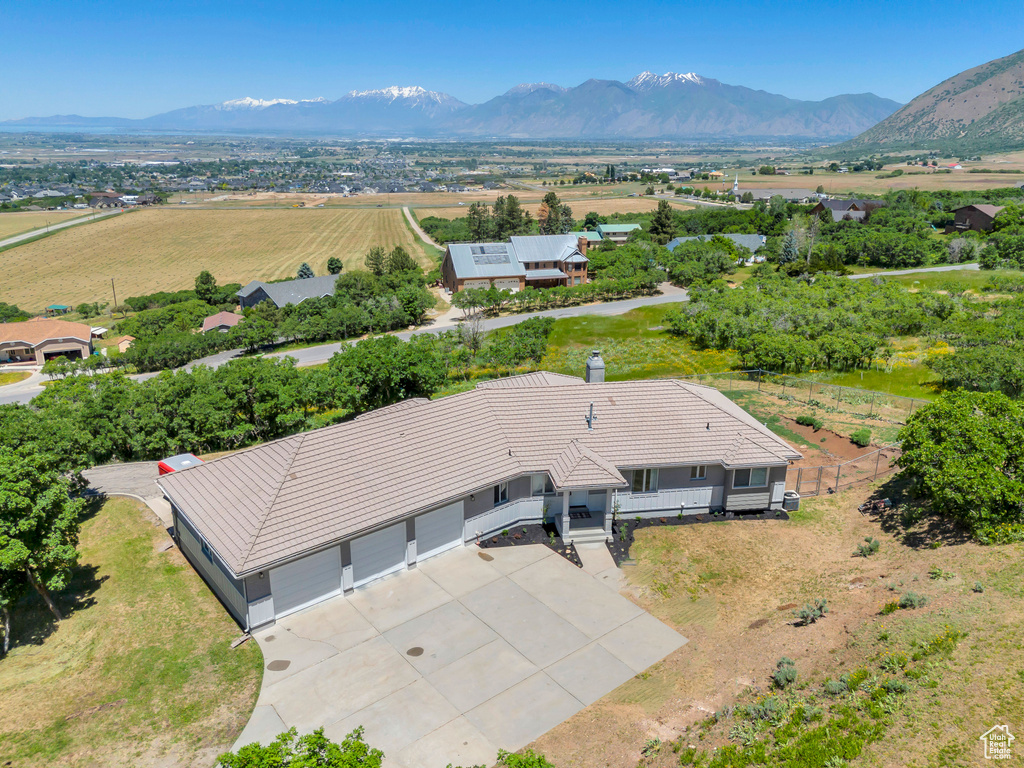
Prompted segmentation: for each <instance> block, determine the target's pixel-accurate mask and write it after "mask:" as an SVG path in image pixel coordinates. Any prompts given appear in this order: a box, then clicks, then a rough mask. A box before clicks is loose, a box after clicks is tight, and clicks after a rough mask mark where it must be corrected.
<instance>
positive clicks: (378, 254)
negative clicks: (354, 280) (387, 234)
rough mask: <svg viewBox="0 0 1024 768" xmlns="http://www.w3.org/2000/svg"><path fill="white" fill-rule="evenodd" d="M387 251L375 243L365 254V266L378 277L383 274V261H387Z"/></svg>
mask: <svg viewBox="0 0 1024 768" xmlns="http://www.w3.org/2000/svg"><path fill="white" fill-rule="evenodd" d="M387 256H388V254H387V251H385V250H384V248H382V247H381V246H379V245H375V246H374V247H373V248H371V249H370V252H369V253H367V254H366V258H365V259H364V260H363V263H364V264H366V268H367V269H368V270H370V272H371V273H372V274H374V275H377V276H378V277H380V276H381V275H383V274H384V271H385V269H384V262H385V261H387Z"/></svg>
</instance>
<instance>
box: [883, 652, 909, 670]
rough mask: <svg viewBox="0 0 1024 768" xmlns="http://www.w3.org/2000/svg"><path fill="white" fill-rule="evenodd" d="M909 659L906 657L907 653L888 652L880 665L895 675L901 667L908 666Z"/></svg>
mask: <svg viewBox="0 0 1024 768" xmlns="http://www.w3.org/2000/svg"><path fill="white" fill-rule="evenodd" d="M909 661H910V660H909V659H908V658H907V657H906V655H905V654H902V653H891V654H886V655H885V657H883V658H882V663H881V665H880V666H881V667H882V669H883V670H884V671H885V672H888V673H890V674H893V675H894V674H896V673H897V672H899V671H900V670H901V669H903V668H904V667H906V666H907V663H908V662H909Z"/></svg>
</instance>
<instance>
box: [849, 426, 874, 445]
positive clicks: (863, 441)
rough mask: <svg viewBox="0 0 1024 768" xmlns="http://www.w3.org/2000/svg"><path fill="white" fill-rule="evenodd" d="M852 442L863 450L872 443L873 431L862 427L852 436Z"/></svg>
mask: <svg viewBox="0 0 1024 768" xmlns="http://www.w3.org/2000/svg"><path fill="white" fill-rule="evenodd" d="M850 440H852V441H853V442H854V443H856V444H857V445H859V446H860V447H861V448H864V447H865V446H867V445H869V444H870V443H871V430H870V429H868V428H867V427H861V428H860V429H858V430H857V431H856V432H854V433H853V434H852V435H850Z"/></svg>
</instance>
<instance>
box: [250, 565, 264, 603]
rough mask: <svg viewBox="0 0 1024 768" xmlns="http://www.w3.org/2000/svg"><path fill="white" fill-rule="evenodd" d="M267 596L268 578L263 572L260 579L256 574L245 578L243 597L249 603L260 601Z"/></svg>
mask: <svg viewBox="0 0 1024 768" xmlns="http://www.w3.org/2000/svg"><path fill="white" fill-rule="evenodd" d="M269 594H270V578H269V577H268V574H267V573H266V572H265V571H264V572H263V578H262V579H261V578H260V575H259V574H258V573H254V574H253V575H252V576H246V577H245V596H246V597H248V598H249V602H250V603H251V602H254V601H256V600H260V599H261V598H264V597H266V596H267V595H269Z"/></svg>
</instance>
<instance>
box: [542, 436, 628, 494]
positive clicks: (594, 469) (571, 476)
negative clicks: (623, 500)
mask: <svg viewBox="0 0 1024 768" xmlns="http://www.w3.org/2000/svg"><path fill="white" fill-rule="evenodd" d="M549 474H550V475H551V482H552V483H554V486H555V490H559V491H560V490H564V489H566V488H608V487H613V488H615V487H619V488H621V487H623V486H626V485H628V483H627V482H626V478H624V477H623V476H622V473H621V472H619V470H618V469H616V468H615V465H614V464H612V463H611V462H609V461H607V460H606V459H604V458H603V457H602V456H601V455H600V454H597V453H595V452H594V451H592V450H590V449H589V448H587V447H586V446H585V445H581V444H580V443H579V441H578V440H573V441H572V442H570V443H569V445H568V446H566V448H565V450H564V451H562V452H561V453H560V454H558V456H557V457H556V458H555V460H554V461H553V462H552V463H551V470H550V473H549Z"/></svg>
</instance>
